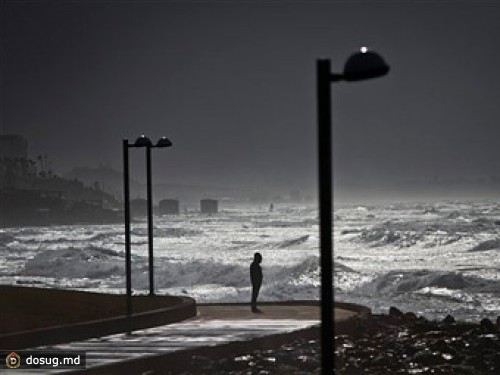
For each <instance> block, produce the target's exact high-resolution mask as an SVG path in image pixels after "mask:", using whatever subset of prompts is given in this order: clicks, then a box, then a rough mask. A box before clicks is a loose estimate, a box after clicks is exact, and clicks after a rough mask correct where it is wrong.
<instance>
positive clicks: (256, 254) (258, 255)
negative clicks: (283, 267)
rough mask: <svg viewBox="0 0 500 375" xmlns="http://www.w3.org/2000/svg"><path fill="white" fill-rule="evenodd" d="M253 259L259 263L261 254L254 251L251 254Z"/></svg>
mask: <svg viewBox="0 0 500 375" xmlns="http://www.w3.org/2000/svg"><path fill="white" fill-rule="evenodd" d="M253 261H254V262H256V263H261V262H262V255H261V254H260V253H255V254H254V255H253Z"/></svg>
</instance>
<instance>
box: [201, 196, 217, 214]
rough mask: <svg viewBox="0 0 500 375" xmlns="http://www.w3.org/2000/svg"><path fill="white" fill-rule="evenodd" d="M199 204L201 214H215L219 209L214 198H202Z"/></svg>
mask: <svg viewBox="0 0 500 375" xmlns="http://www.w3.org/2000/svg"><path fill="white" fill-rule="evenodd" d="M200 205H201V213H202V214H216V213H217V212H218V211H219V201H218V200H216V199H202V200H201V201H200Z"/></svg>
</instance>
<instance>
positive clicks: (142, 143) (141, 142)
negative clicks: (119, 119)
mask: <svg viewBox="0 0 500 375" xmlns="http://www.w3.org/2000/svg"><path fill="white" fill-rule="evenodd" d="M152 145H153V144H152V143H151V140H150V139H149V138H148V137H146V136H144V135H141V136H140V137H139V138H137V139H136V140H135V143H134V147H148V146H152Z"/></svg>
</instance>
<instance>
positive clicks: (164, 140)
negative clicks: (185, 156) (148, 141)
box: [155, 137, 172, 147]
mask: <svg viewBox="0 0 500 375" xmlns="http://www.w3.org/2000/svg"><path fill="white" fill-rule="evenodd" d="M170 146H172V142H170V139H168V138H167V137H161V138H160V139H159V140H158V143H157V144H156V146H155V147H170Z"/></svg>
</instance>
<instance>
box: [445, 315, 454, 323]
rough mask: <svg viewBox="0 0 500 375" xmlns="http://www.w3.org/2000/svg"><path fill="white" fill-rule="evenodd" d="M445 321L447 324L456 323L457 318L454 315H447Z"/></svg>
mask: <svg viewBox="0 0 500 375" xmlns="http://www.w3.org/2000/svg"><path fill="white" fill-rule="evenodd" d="M443 323H444V324H446V325H449V324H453V323H455V318H454V317H453V316H452V315H449V314H448V315H446V317H445V318H444V319H443Z"/></svg>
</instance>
